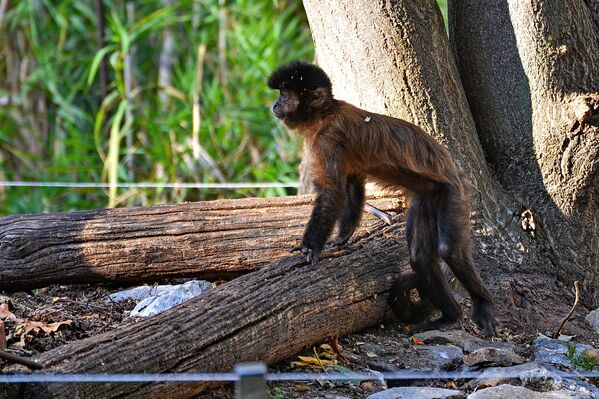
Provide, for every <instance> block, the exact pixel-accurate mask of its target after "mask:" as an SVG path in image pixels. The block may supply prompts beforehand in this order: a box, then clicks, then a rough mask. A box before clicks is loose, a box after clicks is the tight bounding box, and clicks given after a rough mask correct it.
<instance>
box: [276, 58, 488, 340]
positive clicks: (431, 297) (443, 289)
mask: <svg viewBox="0 0 599 399" xmlns="http://www.w3.org/2000/svg"><path fill="white" fill-rule="evenodd" d="M268 86H269V87H270V88H271V89H276V90H279V97H278V98H277V100H276V102H275V103H274V105H273V106H272V112H273V114H274V115H275V116H276V117H277V118H278V119H280V120H281V121H282V122H283V123H284V124H285V125H287V126H288V127H289V128H291V129H295V130H296V131H297V132H298V133H299V134H301V135H302V136H303V137H304V139H305V141H306V144H307V145H308V147H309V150H310V152H311V158H312V160H311V165H310V166H311V169H312V172H313V175H314V180H315V181H314V186H315V189H316V193H317V196H316V202H315V205H314V208H313V209H312V215H311V217H310V221H309V222H308V225H307V227H306V230H305V232H304V236H303V239H302V242H301V245H299V246H297V247H294V248H292V251H301V253H303V254H304V255H305V256H306V259H307V261H308V262H309V263H312V264H316V263H317V262H318V256H319V254H320V252H321V251H322V249H323V248H324V246H325V244H326V242H327V239H328V238H329V236H330V235H331V233H332V232H333V229H334V227H335V224H337V225H338V234H337V237H336V239H335V240H334V243H335V244H343V243H345V242H347V240H348V239H349V238H350V237H351V235H352V234H353V232H354V230H355V229H356V227H357V226H358V225H359V223H360V218H361V215H362V208H363V206H364V196H365V190H364V182H365V179H366V178H369V179H372V180H374V181H376V182H378V183H381V184H382V185H383V186H385V187H390V188H401V189H402V190H403V191H404V193H406V194H407V195H408V198H409V204H410V205H409V209H408V212H407V226H406V238H407V241H408V247H409V250H410V266H411V268H412V271H409V272H404V273H402V274H401V275H400V277H399V278H398V280H397V281H396V282H395V284H394V285H393V287H392V288H391V290H390V298H389V303H390V305H391V307H392V309H393V311H394V313H395V314H396V315H397V317H398V318H399V319H400V320H402V321H404V322H409V323H420V322H422V321H424V320H425V319H426V318H427V317H428V316H429V315H430V313H431V312H432V311H433V310H435V309H438V310H439V311H440V312H441V314H442V316H441V317H440V318H438V319H437V320H434V321H432V322H429V323H426V324H423V325H421V326H420V328H419V329H426V328H439V327H443V326H446V325H451V324H453V323H455V322H457V321H458V320H459V318H460V317H461V315H462V310H461V308H460V306H459V304H458V303H457V301H456V300H455V298H454V297H453V295H452V294H451V292H450V289H449V286H448V282H447V279H446V278H445V276H444V274H443V272H442V270H441V266H440V261H441V259H443V260H444V261H445V263H446V264H447V265H448V266H449V267H450V268H451V270H452V271H453V273H454V275H455V276H456V277H457V279H458V280H459V281H460V282H461V284H462V285H463V286H464V287H465V288H466V290H468V293H469V294H470V297H471V298H472V305H473V312H472V319H473V320H474V321H475V322H476V323H477V324H478V326H479V327H480V328H482V329H483V330H484V332H485V333H486V334H487V335H490V336H492V335H494V334H495V327H496V325H497V321H496V319H495V306H494V304H493V298H492V296H491V293H490V292H489V290H488V289H487V288H486V287H485V285H484V284H483V282H482V280H481V278H480V276H479V274H478V272H477V270H476V268H475V266H474V262H473V258H472V242H471V238H470V211H469V205H468V193H467V186H466V182H465V180H464V178H463V175H462V173H461V172H460V171H459V169H458V168H457V166H456V165H455V163H454V162H453V160H452V158H451V156H450V154H449V152H448V151H447V150H446V149H445V148H444V147H443V146H442V145H440V144H439V143H437V142H436V141H435V140H434V139H433V138H432V137H431V136H429V135H428V134H426V133H425V132H424V131H423V130H422V129H421V128H419V127H418V126H416V125H413V124H412V123H409V122H406V121H404V120H401V119H397V118H392V117H389V116H385V115H380V114H376V113H373V112H368V111H365V110H363V109H360V108H357V107H355V106H353V105H351V104H348V103H346V102H344V101H340V100H336V99H335V98H333V92H332V86H331V81H330V79H329V77H328V76H327V74H326V73H325V72H324V71H323V70H322V69H321V68H319V67H318V66H316V65H312V64H309V63H306V62H301V61H293V62H291V63H289V64H286V65H282V66H280V67H279V68H278V69H277V70H275V71H274V72H273V73H272V75H271V76H270V77H269V79H268ZM414 290H416V291H417V293H418V296H419V298H420V300H419V301H416V302H415V301H414V300H413V298H412V297H414V296H415V295H414Z"/></svg>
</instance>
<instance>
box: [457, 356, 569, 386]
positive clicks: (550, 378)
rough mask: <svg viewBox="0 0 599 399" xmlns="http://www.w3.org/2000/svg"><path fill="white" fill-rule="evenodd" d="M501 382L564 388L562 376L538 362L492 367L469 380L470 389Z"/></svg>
mask: <svg viewBox="0 0 599 399" xmlns="http://www.w3.org/2000/svg"><path fill="white" fill-rule="evenodd" d="M501 384H514V385H523V386H525V387H528V388H534V389H538V390H545V391H547V390H554V389H561V388H562V378H561V376H560V375H558V374H557V372H555V371H551V370H547V368H545V367H543V366H542V365H539V364H538V363H534V362H532V363H525V364H519V365H517V366H511V367H490V368H488V369H485V370H484V371H483V372H482V373H481V374H480V377H478V378H476V379H474V380H471V381H469V382H468V383H467V384H466V387H467V388H469V389H476V388H486V387H494V386H497V385H501Z"/></svg>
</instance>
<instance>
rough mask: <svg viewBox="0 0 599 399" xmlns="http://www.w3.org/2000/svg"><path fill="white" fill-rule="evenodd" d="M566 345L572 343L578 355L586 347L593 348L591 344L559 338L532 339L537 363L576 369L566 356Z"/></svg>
mask: <svg viewBox="0 0 599 399" xmlns="http://www.w3.org/2000/svg"><path fill="white" fill-rule="evenodd" d="M568 345H573V346H574V348H575V350H576V353H575V356H580V354H581V353H582V352H584V351H585V350H587V349H593V347H592V346H590V345H586V344H579V343H573V342H564V341H560V340H559V339H551V338H547V337H540V338H537V339H535V341H534V354H535V357H536V361H537V362H538V363H543V364H547V365H552V366H560V367H561V368H565V369H576V368H577V367H576V366H575V365H573V364H572V362H571V361H570V359H568V358H567V356H566V355H567V353H568Z"/></svg>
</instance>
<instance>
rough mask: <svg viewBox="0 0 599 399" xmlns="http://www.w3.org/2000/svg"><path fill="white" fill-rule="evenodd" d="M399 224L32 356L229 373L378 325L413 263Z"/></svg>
mask: <svg viewBox="0 0 599 399" xmlns="http://www.w3.org/2000/svg"><path fill="white" fill-rule="evenodd" d="M407 259H408V256H407V249H406V248H405V243H404V237H403V225H402V223H398V224H395V225H393V226H385V225H384V224H383V222H375V224H374V225H373V226H372V227H371V228H370V229H369V231H362V232H361V233H359V234H358V235H357V236H355V237H354V238H353V239H352V240H351V241H350V243H349V246H348V249H347V250H345V251H344V252H330V251H329V252H325V253H323V259H322V260H321V262H320V263H319V264H318V265H315V266H312V265H307V264H306V262H305V260H304V258H303V257H302V256H299V255H294V256H288V257H287V258H285V259H280V260H278V261H275V262H272V263H271V264H270V266H269V267H266V268H264V269H262V270H259V271H255V272H253V273H250V274H247V275H245V276H243V277H240V278H237V279H235V280H233V281H231V282H229V283H226V284H223V285H221V286H219V287H217V288H216V289H214V290H212V291H209V292H207V293H205V294H203V295H201V296H199V297H197V298H195V299H193V300H191V301H188V302H186V303H184V304H182V305H180V306H178V307H176V308H174V309H171V310H170V311H167V312H165V313H162V314H160V315H158V316H155V317H152V318H150V319H147V320H144V321H141V322H138V323H136V324H133V325H130V326H127V327H125V328H121V329H118V330H115V331H112V332H109V333H106V334H103V335H99V336H95V337H92V338H88V339H85V340H82V341H78V342H75V343H72V344H69V345H65V346H63V347H60V348H57V349H54V350H51V351H49V352H46V353H43V354H41V355H39V356H36V357H35V358H34V360H36V361H37V362H39V363H40V364H42V365H43V366H44V371H45V372H61V373H144V372H145V373H147V372H158V373H162V372H178V373H180V372H228V371H232V369H233V366H234V365H235V364H236V363H238V362H244V361H253V360H263V361H266V362H267V363H275V362H277V361H280V360H282V359H284V358H286V357H288V356H290V355H293V354H295V353H297V352H298V351H299V350H301V349H302V348H303V347H305V346H307V345H311V344H314V343H317V342H320V341H323V340H325V339H326V338H328V337H329V336H331V335H336V334H339V335H343V334H348V333H350V332H354V331H358V330H362V329H364V328H367V327H369V326H372V325H374V324H377V323H380V322H381V321H383V320H385V319H386V318H388V317H389V316H390V308H389V307H388V305H387V303H386V301H387V295H386V292H387V290H388V288H389V287H390V286H391V284H392V282H393V281H394V279H395V278H396V277H397V274H398V273H399V272H400V271H401V269H402V268H404V267H406V266H407V264H406V262H407ZM207 388H209V384H207V383H171V384H130V383H129V384H106V383H104V384H56V383H55V384H39V385H13V386H3V387H2V388H1V389H6V390H9V391H8V392H7V391H5V392H4V394H5V395H8V397H14V396H12V395H16V396H18V397H25V398H39V397H43V398H48V397H60V398H73V397H85V398H117V397H124V396H126V397H128V398H148V397H160V398H190V397H194V396H195V395H198V394H199V393H201V392H203V391H205V390H206V389H207Z"/></svg>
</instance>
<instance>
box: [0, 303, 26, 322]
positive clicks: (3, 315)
mask: <svg viewBox="0 0 599 399" xmlns="http://www.w3.org/2000/svg"><path fill="white" fill-rule="evenodd" d="M0 319H2V320H6V319H10V320H12V321H14V322H17V323H18V322H20V321H22V320H20V319H18V318H17V316H15V315H14V313H13V312H11V311H10V310H8V303H3V304H1V305H0Z"/></svg>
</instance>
